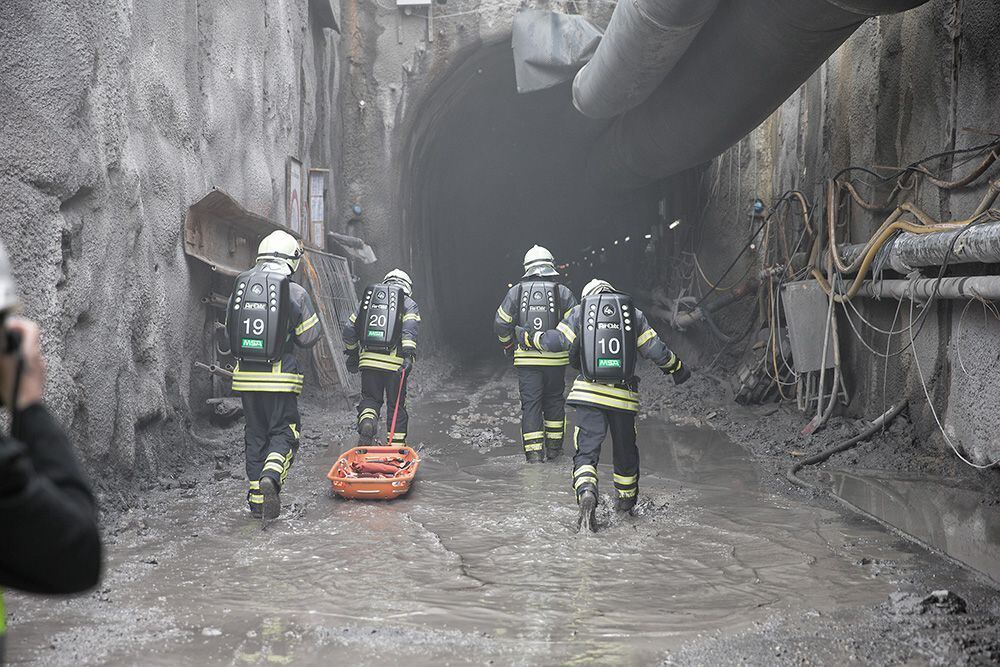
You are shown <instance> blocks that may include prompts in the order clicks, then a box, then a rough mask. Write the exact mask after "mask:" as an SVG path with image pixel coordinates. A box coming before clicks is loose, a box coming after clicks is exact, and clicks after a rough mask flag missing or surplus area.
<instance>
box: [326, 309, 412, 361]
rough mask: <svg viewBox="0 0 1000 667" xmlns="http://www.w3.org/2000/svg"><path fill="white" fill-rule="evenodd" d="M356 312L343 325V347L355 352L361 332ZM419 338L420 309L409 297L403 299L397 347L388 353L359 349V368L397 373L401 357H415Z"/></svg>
mask: <svg viewBox="0 0 1000 667" xmlns="http://www.w3.org/2000/svg"><path fill="white" fill-rule="evenodd" d="M357 321H358V311H355V312H354V313H352V314H351V316H350V318H348V320H347V322H345V323H344V327H343V331H342V334H343V337H344V347H346V348H347V349H348V350H357V349H358V341H359V340H360V338H361V332H359V331H358V327H357ZM419 337H420V308H419V307H418V306H417V302H416V301H414V300H413V299H411V298H410V297H408V296H407V297H404V298H403V325H402V327H401V330H400V341H399V346H398V347H394V348H393V349H392V350H389V351H388V352H380V351H375V350H366V349H364V348H361V353H360V355H359V357H358V367H359V368H371V369H374V370H379V371H398V370H399V367H400V366H402V365H403V356H404V355H406V356H411V357H416V356H417V340H418V339H419Z"/></svg>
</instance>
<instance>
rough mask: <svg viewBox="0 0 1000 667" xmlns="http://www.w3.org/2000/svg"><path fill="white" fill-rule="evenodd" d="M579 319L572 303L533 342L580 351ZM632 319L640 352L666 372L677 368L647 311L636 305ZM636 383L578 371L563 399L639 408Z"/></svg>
mask: <svg viewBox="0 0 1000 667" xmlns="http://www.w3.org/2000/svg"><path fill="white" fill-rule="evenodd" d="M582 320H583V317H582V314H581V312H580V306H575V307H574V308H573V309H572V310H571V311H570V312H569V313H568V314H567V315H566V317H565V319H563V321H562V322H560V323H559V326H557V327H556V328H555V329H552V330H550V331H546V332H544V333H536V334H535V341H534V344H535V345H537V346H538V347H539V348H541V349H543V350H559V351H568V353H569V354H571V355H579V354H580V344H579V342H578V340H579V336H580V332H581V331H582V330H583V329H582ZM635 321H636V325H637V328H638V331H639V336H638V338H637V340H636V343H637V344H638V348H639V354H640V355H641V356H642V357H643V358H644V359H649V360H650V361H652V362H653V363H654V364H656V365H657V366H659V367H660V368H661V369H663V370H665V371H667V372H668V373H673V372H675V371H677V370H679V369H680V367H681V362H680V360H679V359H678V358H677V356H676V355H675V354H674V353H673V352H671V351H670V348H668V347H667V345H666V343H664V342H663V341H662V340H661V339H660V337H659V336H658V335H657V333H656V331H655V330H654V329H653V327H651V326H649V321H648V320H646V315H645V314H644V313H643V312H642V311H641V310H639V309H638V308H636V309H635ZM636 386H637V384H636V383H635V382H632V383H629V384H603V383H600V382H591V381H590V380H587V379H586V378H584V377H583V376H582V375H581V376H580V377H578V378H577V379H576V381H575V382H573V387H572V388H571V389H570V391H569V396H567V397H566V403H568V404H570V405H592V406H594V407H598V408H604V409H610V410H622V411H625V412H638V411H639V392H638V391H636V389H635V387H636Z"/></svg>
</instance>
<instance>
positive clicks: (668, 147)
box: [588, 0, 925, 190]
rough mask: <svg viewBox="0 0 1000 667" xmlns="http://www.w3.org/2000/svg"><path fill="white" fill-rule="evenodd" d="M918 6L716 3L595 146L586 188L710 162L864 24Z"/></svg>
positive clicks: (627, 184)
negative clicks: (670, 63)
mask: <svg viewBox="0 0 1000 667" xmlns="http://www.w3.org/2000/svg"><path fill="white" fill-rule="evenodd" d="M924 2H925V0H850V1H849V0H759V1H756V2H747V1H746V0H722V1H721V2H720V3H719V6H718V9H717V10H716V11H715V13H714V14H712V17H711V19H710V20H709V21H708V23H707V24H706V25H705V27H704V28H703V29H702V30H701V31H700V32H699V33H698V36H697V38H696V39H695V40H694V43H693V44H692V45H691V47H690V48H689V49H688V50H687V52H686V53H685V54H684V57H683V58H681V60H680V61H679V62H678V63H677V65H676V66H675V67H674V68H673V70H672V71H671V72H670V74H668V75H667V77H666V78H665V79H664V80H663V82H662V83H661V84H660V85H659V86H658V87H657V88H656V90H654V91H653V93H652V94H650V96H649V97H648V98H647V99H646V101H645V102H643V103H642V104H640V105H639V106H637V107H635V108H633V109H631V110H629V111H627V112H625V113H624V114H623V115H621V116H619V117H618V118H617V119H616V120H615V122H614V123H613V124H612V125H611V127H610V128H608V130H607V131H606V132H605V133H604V135H602V136H601V137H600V138H599V139H598V141H597V143H596V145H595V147H594V151H593V153H592V155H591V156H590V160H589V164H588V171H589V177H590V180H591V181H592V182H593V183H594V184H595V185H597V186H601V187H605V188H608V189H615V190H627V189H632V188H638V187H642V186H644V185H647V184H649V183H651V182H653V181H656V180H659V179H661V178H664V177H666V176H670V175H671V174H675V173H678V172H680V171H682V170H684V169H687V168H690V167H693V166H696V165H698V164H702V163H704V162H707V161H709V160H711V159H712V158H714V157H715V156H717V155H719V154H720V153H722V152H723V151H724V150H726V149H727V148H729V147H730V146H732V145H733V144H734V143H735V142H737V141H739V140H740V139H741V138H742V137H744V136H746V134H747V133H748V132H749V131H750V130H752V129H753V128H754V127H756V126H757V125H759V124H760V123H761V121H763V120H764V119H765V118H767V116H768V115H769V114H770V113H771V112H773V111H774V110H775V109H776V108H778V106H779V105H780V104H781V103H782V102H783V101H784V100H785V99H787V98H788V96H789V95H790V94H791V93H792V92H793V91H794V90H795V89H796V88H797V87H798V86H800V85H801V84H802V82H804V81H805V80H806V79H808V78H809V76H810V75H811V74H812V73H813V72H814V71H816V68H817V67H819V65H820V64H822V63H823V61H824V60H826V59H827V58H828V57H829V56H830V54H831V53H833V51H834V50H835V49H836V48H837V47H838V46H840V45H841V44H843V43H844V41H845V40H846V39H847V38H848V37H850V36H851V34H852V33H853V32H854V31H855V30H857V28H858V27H859V26H860V25H861V24H862V23H863V22H864V21H865V20H866V19H867V18H868V17H870V16H874V15H877V14H889V13H893V12H898V11H903V10H906V9H911V8H913V7H916V6H918V5H921V4H923V3H924ZM609 33H611V31H610V30H609ZM608 38H609V35H605V39H608ZM611 38H612V39H613V38H614V37H613V35H611Z"/></svg>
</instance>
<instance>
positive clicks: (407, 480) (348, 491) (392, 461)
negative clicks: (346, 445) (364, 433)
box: [326, 447, 420, 500]
mask: <svg viewBox="0 0 1000 667" xmlns="http://www.w3.org/2000/svg"><path fill="white" fill-rule="evenodd" d="M419 467H420V456H419V455H418V454H417V452H416V451H415V450H413V449H411V448H410V447H354V448H352V449H349V450H347V451H346V452H344V453H343V454H341V455H340V457H338V458H337V462H336V463H334V464H333V467H332V468H330V472H328V473H327V475H326V478H327V479H329V480H330V483H331V484H333V491H334V493H336V494H337V495H340V496H343V497H344V498H351V499H365V498H369V499H374V500H391V499H392V498H398V497H399V496H402V495H404V494H405V493H406V492H408V491H409V490H410V487H411V486H412V485H413V479H414V477H415V476H416V474H417V468H419Z"/></svg>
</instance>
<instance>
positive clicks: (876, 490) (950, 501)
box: [823, 471, 1000, 583]
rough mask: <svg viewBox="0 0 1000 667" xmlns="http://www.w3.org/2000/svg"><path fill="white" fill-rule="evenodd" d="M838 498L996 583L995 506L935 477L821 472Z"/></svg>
mask: <svg viewBox="0 0 1000 667" xmlns="http://www.w3.org/2000/svg"><path fill="white" fill-rule="evenodd" d="M823 476H824V477H825V478H826V479H827V480H828V481H829V483H830V484H831V486H832V490H833V492H834V493H836V494H837V495H838V496H840V497H841V498H843V499H845V500H847V501H848V502H850V503H853V504H854V505H856V506H857V507H860V508H861V509H863V510H865V511H866V512H869V513H871V514H872V515H874V516H876V517H878V518H879V519H882V520H883V521H885V522H887V523H889V524H891V525H893V526H896V527H897V528H899V529H900V530H902V531H903V532H905V533H907V534H908V535H912V536H913V537H915V538H917V539H918V540H921V541H922V542H924V543H925V544H928V545H930V546H932V547H934V548H936V549H939V550H941V551H943V552H944V553H946V554H948V555H949V556H951V557H952V558H955V559H956V560H959V561H961V562H963V563H965V564H967V565H968V566H970V567H972V568H974V569H976V570H978V571H979V572H982V573H983V574H985V575H987V576H988V577H990V578H992V579H993V581H995V582H998V583H1000V509H998V508H997V507H996V506H991V505H986V504H984V502H983V494H982V493H981V492H978V491H975V490H968V489H962V488H957V487H952V486H946V485H944V484H941V483H940V481H939V480H937V479H929V478H920V477H899V476H893V475H892V474H890V473H885V472H878V473H876V472H871V473H865V474H858V473H853V472H844V471H831V472H828V473H823Z"/></svg>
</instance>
